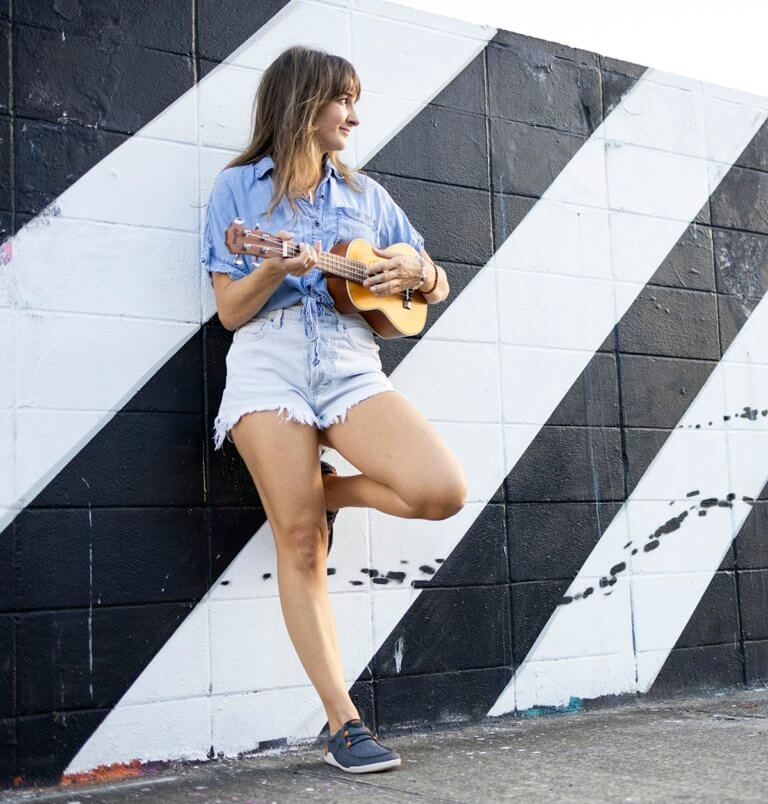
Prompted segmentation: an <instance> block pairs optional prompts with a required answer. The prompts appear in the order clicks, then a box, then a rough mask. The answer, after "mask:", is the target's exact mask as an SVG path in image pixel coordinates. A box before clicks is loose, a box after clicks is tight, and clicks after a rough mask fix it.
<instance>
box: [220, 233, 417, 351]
mask: <svg viewBox="0 0 768 804" xmlns="http://www.w3.org/2000/svg"><path fill="white" fill-rule="evenodd" d="M225 242H226V245H227V248H228V249H229V251H230V252H231V253H233V254H251V255H252V256H258V257H265V258H266V257H269V256H282V257H293V256H296V255H297V254H298V253H299V246H298V244H296V243H294V242H293V241H292V240H287V241H284V240H281V239H280V238H278V237H277V236H276V235H273V234H270V233H269V232H266V231H264V230H263V229H260V228H259V227H258V225H257V226H255V227H254V228H252V229H250V228H246V227H245V226H243V221H242V220H235V221H234V222H233V223H231V224H230V225H229V227H228V228H227V231H226V234H225ZM388 248H389V249H390V250H391V251H392V252H394V253H395V254H403V255H408V256H410V255H412V256H418V252H417V251H416V249H415V248H413V246H411V245H410V244H408V243H395V244H394V245H392V246H389V247H388ZM381 260H382V257H379V256H378V255H377V254H375V253H374V251H373V246H372V245H371V243H369V242H368V241H367V240H365V239H364V238H362V237H358V238H355V239H354V240H349V241H347V242H343V243H337V244H336V245H335V246H333V248H332V249H331V250H330V251H321V252H320V253H319V254H318V261H317V267H318V268H319V269H320V270H321V271H323V273H325V275H326V282H327V284H328V292H329V294H330V295H331V297H332V298H333V303H334V307H335V308H336V309H337V310H338V311H339V312H340V313H359V314H360V315H361V316H362V317H363V318H364V319H365V321H366V322H367V323H368V326H369V327H370V328H371V329H372V330H373V331H374V332H375V333H376V334H377V335H379V336H380V337H382V338H402V337H404V336H407V335H418V333H419V332H421V330H422V329H424V326H425V324H426V323H427V306H428V305H427V301H426V299H425V298H424V296H423V294H422V293H421V292H420V291H418V290H413V291H411V293H410V298H409V297H408V294H405V293H402V292H398V293H392V294H390V295H388V296H377V295H376V294H374V293H372V292H371V291H370V290H369V289H368V288H367V287H366V286H365V285H363V284H362V281H363V280H364V279H365V276H366V275H365V266H366V265H368V264H370V263H372V262H379V261H381Z"/></svg>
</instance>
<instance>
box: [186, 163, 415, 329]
mask: <svg viewBox="0 0 768 804" xmlns="http://www.w3.org/2000/svg"><path fill="white" fill-rule="evenodd" d="M324 166H325V170H324V173H323V176H322V178H321V180H320V183H319V185H318V186H317V188H316V190H315V196H314V197H315V203H314V204H311V203H310V202H309V199H308V198H299V199H297V200H296V203H297V205H298V208H299V212H298V214H296V213H294V212H293V210H292V209H291V207H290V204H289V203H288V201H287V199H286V198H285V197H283V198H281V199H280V203H279V204H278V206H277V207H275V209H274V210H273V211H272V215H271V216H270V218H269V219H267V216H266V210H267V206H268V205H269V202H270V200H271V198H272V172H273V168H274V162H273V161H272V157H271V156H264V157H262V158H261V159H259V160H258V161H257V162H255V163H254V164H250V165H238V166H237V167H231V168H227V169H225V170H222V171H221V173H219V175H218V176H217V177H216V180H215V182H214V185H213V189H212V190H211V196H210V199H209V200H208V206H207V210H206V216H205V226H204V229H203V237H202V246H201V255H200V259H201V261H202V263H203V265H204V266H205V268H206V269H207V270H208V271H209V272H213V271H221V272H222V273H225V274H228V275H229V276H231V277H232V278H233V279H241V278H242V277H244V276H247V275H248V274H249V273H251V272H252V271H254V270H257V269H258V267H259V265H260V264H261V262H262V260H260V259H259V258H257V257H255V256H254V255H251V254H247V255H242V256H241V259H242V261H243V264H242V265H237V264H236V263H235V260H236V258H237V255H235V254H231V253H230V252H229V250H228V249H227V247H226V245H225V244H224V233H225V232H226V230H227V227H228V226H229V224H230V223H232V221H233V220H234V219H235V218H242V219H243V221H244V222H245V226H253V225H254V224H256V223H258V224H259V226H260V227H261V228H262V229H264V230H266V231H268V232H271V233H272V234H277V232H278V231H279V230H280V229H286V230H287V231H289V232H292V233H293V235H294V238H293V242H295V243H309V244H310V245H314V243H315V241H317V240H321V241H322V250H323V251H330V250H331V248H332V247H333V246H334V245H335V244H336V243H340V242H343V241H348V240H353V239H354V238H356V237H362V238H364V239H365V240H368V241H369V242H371V243H373V244H374V245H375V246H376V247H378V248H385V247H386V246H389V245H392V244H393V243H409V244H410V245H411V246H413V247H414V248H415V249H416V250H417V251H418V250H420V249H422V248H423V247H424V238H423V237H422V235H421V234H420V233H419V232H418V231H417V230H416V229H415V228H414V227H413V225H412V224H411V222H410V221H409V220H408V216H407V215H406V214H405V212H404V211H403V210H402V209H401V208H400V207H399V206H398V205H397V204H396V203H395V201H394V199H393V198H392V196H391V195H390V194H389V192H388V191H387V190H386V189H385V188H384V187H382V185H381V184H379V183H378V182H377V181H375V180H374V179H372V178H370V176H367V175H365V174H361V173H358V174H357V176H358V178H359V180H360V183H361V185H362V186H363V188H364V192H362V193H360V192H355V191H354V190H352V189H350V187H349V186H348V185H347V183H346V181H345V180H344V177H343V176H342V175H341V173H339V172H338V170H337V169H336V167H335V166H334V165H333V163H332V162H331V161H330V160H329V159H328V157H327V156H326V157H325V160H324ZM298 301H301V302H302V316H303V318H304V326H305V332H306V334H307V337H308V338H309V339H310V340H316V337H317V335H316V333H317V329H316V323H317V319H318V316H322V315H323V314H324V312H325V311H324V308H325V307H331V306H332V305H333V298H332V297H331V295H330V294H329V293H328V283H327V282H326V279H325V275H324V274H323V272H322V270H321V269H320V268H313V269H312V270H311V271H309V272H308V273H306V274H304V275H303V276H291V275H290V274H286V276H285V278H284V279H283V281H282V282H281V283H280V285H278V287H277V288H276V289H275V291H274V292H273V293H272V295H271V296H270V297H269V299H267V301H266V303H265V304H264V306H263V307H262V308H261V310H260V311H259V314H261V313H265V312H268V311H269V310H274V309H276V308H278V307H289V306H290V305H292V304H295V303H296V302H298Z"/></svg>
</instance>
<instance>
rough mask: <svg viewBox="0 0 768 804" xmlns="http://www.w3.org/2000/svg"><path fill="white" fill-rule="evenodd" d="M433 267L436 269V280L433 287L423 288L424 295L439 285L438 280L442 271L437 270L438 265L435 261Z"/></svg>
mask: <svg viewBox="0 0 768 804" xmlns="http://www.w3.org/2000/svg"><path fill="white" fill-rule="evenodd" d="M422 259H423V258H422ZM432 267H433V268H434V269H435V282H434V284H433V285H432V287H431V288H430V289H429V290H422V291H421V292H422V293H423V294H424V295H426V294H428V293H431V292H432V291H433V290H434V289H435V288H436V287H437V280H438V279H439V277H440V272H439V271H438V270H437V266H436V265H435V264H434V263H432Z"/></svg>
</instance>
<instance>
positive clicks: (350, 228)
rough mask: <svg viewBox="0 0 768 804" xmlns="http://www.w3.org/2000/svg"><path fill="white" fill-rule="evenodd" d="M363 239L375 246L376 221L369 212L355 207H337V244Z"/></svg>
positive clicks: (376, 243)
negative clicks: (357, 238)
mask: <svg viewBox="0 0 768 804" xmlns="http://www.w3.org/2000/svg"><path fill="white" fill-rule="evenodd" d="M356 237H362V238H363V240H367V241H368V242H369V243H372V244H373V245H374V246H378V242H377V238H376V219H375V218H373V217H371V216H370V215H369V214H368V213H367V212H363V211H362V210H360V209H355V208H354V207H336V240H335V242H336V243H344V242H347V241H349V240H354V239H355V238H356Z"/></svg>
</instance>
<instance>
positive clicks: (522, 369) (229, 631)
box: [0, 0, 768, 786]
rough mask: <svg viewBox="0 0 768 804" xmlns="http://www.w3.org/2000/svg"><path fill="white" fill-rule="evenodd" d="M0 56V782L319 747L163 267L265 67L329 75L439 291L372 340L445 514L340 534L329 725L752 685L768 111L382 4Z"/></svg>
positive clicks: (10, 10) (760, 675)
mask: <svg viewBox="0 0 768 804" xmlns="http://www.w3.org/2000/svg"><path fill="white" fill-rule="evenodd" d="M57 9H58V10H57ZM0 41H2V43H3V46H2V50H0V56H1V57H0V228H2V229H3V230H4V232H5V236H6V239H5V242H4V243H3V244H2V245H1V246H0V778H1V779H2V782H3V784H4V785H5V786H10V785H26V784H33V783H55V782H57V781H59V780H60V778H61V776H62V774H77V773H81V774H88V773H90V772H91V771H93V769H94V768H97V766H107V768H106V769H104V768H102V770H101V773H102V775H103V776H107V777H108V776H119V775H122V774H125V773H135V772H136V770H135V764H134V766H130V765H127V763H131V762H132V761H134V760H137V759H138V760H141V761H146V760H163V759H178V758H194V759H204V758H206V757H208V758H214V757H216V756H224V755H226V756H234V755H236V754H237V753H238V752H242V751H252V750H255V749H258V748H260V747H264V746H272V745H280V744H284V743H285V742H286V741H287V742H292V741H295V740H303V739H308V740H311V739H313V738H314V737H316V736H317V735H318V734H319V733H320V731H321V730H322V728H323V726H324V723H325V718H324V714H323V711H322V707H321V706H320V704H319V700H318V699H317V696H316V694H315V693H314V690H313V688H312V687H311V685H309V683H308V679H307V678H306V675H305V674H304V672H303V670H302V668H301V666H300V664H299V662H298V659H297V657H296V656H295V653H294V651H293V648H292V646H291V644H290V641H289V639H288V637H287V634H286V632H285V628H284V624H283V621H282V616H281V612H280V606H279V599H278V597H277V584H276V579H275V555H274V549H273V543H272V537H271V534H270V532H269V527H268V524H267V522H266V517H265V514H264V512H263V509H262V507H261V505H260V501H259V499H258V496H257V494H256V492H255V490H254V488H253V486H252V483H251V482H250V479H249V477H248V475H247V473H246V471H245V469H244V466H243V465H242V462H241V461H240V459H239V457H238V456H237V454H236V453H235V451H234V448H233V446H232V445H231V444H229V443H225V447H224V450H223V451H221V452H215V453H214V451H213V450H212V422H213V418H214V416H215V413H216V410H217V408H218V403H219V400H220V397H221V392H222V388H223V383H224V376H225V375H224V371H225V367H224V358H225V355H226V352H227V349H228V346H229V343H230V340H231V333H230V332H227V331H226V330H225V329H224V328H223V327H222V326H221V325H220V323H219V322H218V320H217V318H216V315H215V305H214V300H213V295H212V291H211V287H210V283H209V282H208V280H207V277H206V276H205V274H204V272H203V271H202V270H201V267H200V265H199V263H198V259H197V258H198V242H199V231H200V220H201V216H202V213H203V211H204V207H205V203H206V201H207V199H208V194H209V192H210V187H211V183H212V181H213V179H214V177H215V176H216V174H217V172H218V171H219V170H220V169H221V168H222V167H223V165H224V164H225V163H226V162H227V161H228V160H229V159H230V158H231V156H232V155H233V153H235V152H237V151H238V149H239V148H240V147H241V146H242V145H243V144H244V139H245V137H246V135H247V126H248V121H249V113H250V106H251V100H252V97H253V92H254V90H255V87H256V84H257V82H258V79H259V77H260V75H261V71H262V70H263V69H264V67H265V66H266V65H267V64H268V63H269V62H270V61H271V60H272V58H274V56H275V55H277V53H278V52H279V51H280V50H281V49H282V48H283V47H285V46H287V45H288V44H293V43H297V42H300V43H304V44H310V45H314V46H319V47H323V48H325V49H327V50H331V51H333V52H338V53H341V54H343V55H345V56H347V57H348V58H350V59H351V61H352V62H353V64H355V66H356V68H357V69H358V71H359V73H360V76H361V79H362V84H363V96H362V98H361V101H360V104H359V107H358V111H359V113H360V116H361V121H362V125H361V126H360V127H359V129H357V130H356V131H355V132H354V134H353V136H352V137H351V138H350V143H349V145H348V148H347V151H346V152H345V158H346V159H347V161H348V162H349V163H351V164H354V165H356V166H359V167H361V168H363V169H364V170H366V171H367V172H368V173H369V174H370V175H371V176H373V177H374V178H376V179H377V180H378V181H380V182H381V183H382V184H383V185H384V186H385V187H386V188H387V189H388V190H389V191H390V192H391V193H392V195H393V196H394V198H395V199H396V200H397V201H398V203H399V204H400V205H401V206H402V207H403V208H404V209H405V210H406V211H407V212H408V214H409V216H410V218H411V220H412V221H413V223H414V225H415V226H416V227H417V228H418V229H419V231H421V232H422V233H423V234H424V235H425V237H426V243H427V249H428V250H429V252H430V253H431V254H432V255H433V257H434V258H435V259H436V260H437V261H438V262H440V264H442V265H443V266H444V267H445V268H446V270H447V272H448V275H449V279H450V283H451V289H452V290H451V296H450V297H449V299H448V300H447V301H446V302H444V303H442V304H439V305H434V306H432V307H431V308H430V310H429V321H428V324H427V327H426V328H425V330H424V331H423V332H422V333H421V335H420V336H419V337H413V338H405V339H401V340H396V341H381V343H380V345H381V357H382V362H383V365H384V369H385V371H386V372H387V373H388V374H389V375H390V377H391V378H392V380H393V382H394V384H395V386H396V387H397V388H398V389H400V390H401V391H402V392H403V393H405V394H406V395H407V396H409V398H411V399H412V400H413V401H414V402H416V403H417V404H418V405H419V407H420V408H421V409H422V410H423V411H424V412H425V414H426V415H427V416H428V417H429V418H430V419H431V420H432V421H433V422H434V423H435V425H436V426H437V427H439V429H440V431H441V432H442V433H443V434H444V436H445V438H446V440H447V441H448V443H449V444H450V446H451V448H452V449H453V450H454V451H455V452H456V454H457V455H458V456H459V458H460V460H461V462H462V464H463V465H464V466H465V469H466V471H467V475H468V478H469V481H470V494H469V499H468V501H467V504H466V506H465V508H464V509H463V510H462V511H461V512H460V513H459V514H457V515H456V516H454V517H451V518H450V519H448V520H444V521H439V522H426V521H412V520H408V521H406V520H398V519H395V518H392V517H388V516H384V515H382V514H380V513H379V512H376V511H366V510H362V509H347V510H345V511H343V512H342V514H341V515H340V516H339V519H338V520H337V524H336V528H335V539H334V550H333V552H332V554H331V558H330V560H329V566H328V573H329V584H330V587H331V591H332V601H333V605H334V609H335V613H336V617H337V623H338V628H339V632H340V638H341V643H342V648H343V651H344V662H345V672H346V676H347V679H348V681H349V684H350V686H351V690H352V694H353V697H354V699H355V701H356V702H357V704H358V706H359V708H360V711H361V714H362V715H363V717H364V718H365V719H366V721H367V722H369V723H370V724H372V725H373V726H375V727H376V728H377V729H379V730H380V731H381V732H382V733H383V734H386V733H388V732H390V733H391V732H392V731H394V730H397V729H402V728H409V727H414V726H415V727H419V726H428V725H429V724H432V723H436V722H449V721H451V722H453V721H460V720H467V719H479V718H483V717H485V716H486V715H503V714H507V713H513V712H516V711H517V712H525V711H527V710H529V709H531V708H534V707H536V708H538V707H564V708H568V707H573V706H577V705H579V701H582V700H591V699H595V698H602V697H610V696H631V695H668V694H682V693H685V692H688V691H693V690H700V689H719V688H725V687H732V686H736V687H738V686H744V685H750V684H755V683H761V682H763V683H764V682H765V681H766V680H768V625H766V623H767V622H768V619H767V618H766V610H767V608H768V606H767V605H766V604H768V593H767V592H766V588H767V586H766V580H768V541H767V539H766V530H767V528H766V503H767V502H768V492H767V491H766V488H765V485H766V481H767V480H768V462H766V459H765V456H766V455H768V450H766V446H768V445H766V430H767V425H768V357H767V356H766V355H767V354H768V353H766V351H765V343H766V336H767V335H768V308H766V307H765V306H764V303H763V302H762V298H763V295H764V293H765V290H766V285H767V283H768V268H767V265H766V263H767V257H766V255H767V254H768V148H766V143H767V139H766V137H767V135H766V131H768V128H766V125H765V119H766V116H768V99H765V98H758V97H754V96H748V95H746V94H744V93H741V92H738V91H735V90H730V89H726V88H722V87H716V86H709V85H703V84H701V83H700V82H697V81H695V80H694V79H691V78H685V77H681V76H674V75H669V74H665V73H661V72H658V71H655V70H653V69H646V68H645V67H642V66H638V65H634V64H628V63H626V62H622V61H618V60H616V59H614V58H606V57H604V56H601V55H599V54H595V53H590V52H585V51H582V50H575V49H572V48H569V47H566V46H564V45H560V44H555V43H551V42H546V41H541V40H535V39H531V38H528V37H524V36H519V35H517V34H514V33H511V32H508V31H502V30H494V29H489V28H486V27H480V26H472V25H469V24H465V23H462V22H458V21H454V20H449V19H446V18H442V17H435V16H431V15H425V14H421V13H417V12H415V11H412V10H409V9H405V8H400V7H398V6H394V5H389V4H387V3H381V2H378V0H350V2H349V3H348V2H347V1H346V0H337V1H335V2H331V0H328V2H310V1H309V0H304V1H303V2H298V1H297V0H292V2H290V3H284V2H259V3H257V4H254V3H249V2H244V1H243V0H217V2H216V3H214V2H212V0H173V1H172V2H166V3H163V4H160V5H159V6H157V7H156V8H155V10H154V11H153V13H152V14H148V13H145V11H144V9H143V8H141V7H140V5H137V4H134V3H127V2H122V0H98V2H91V3H88V4H82V5H81V4H77V3H73V4H71V6H67V7H66V9H64V8H63V7H62V8H59V7H58V6H57V5H55V4H51V3H46V2H42V0H39V1H38V2H26V3H20V2H18V1H17V0H5V2H0ZM325 245H326V247H330V245H331V244H325ZM331 458H332V460H333V461H334V463H336V464H337V465H338V466H339V469H340V471H341V473H342V474H343V473H347V472H351V471H355V469H354V467H352V466H351V465H350V464H348V463H346V462H345V461H344V459H343V458H342V456H339V455H336V454H332V455H331ZM737 536H738V538H735V537H737ZM132 767H133V769H131V768H132Z"/></svg>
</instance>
